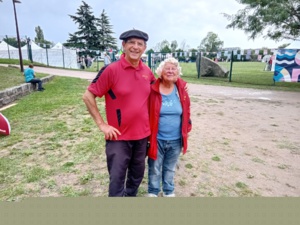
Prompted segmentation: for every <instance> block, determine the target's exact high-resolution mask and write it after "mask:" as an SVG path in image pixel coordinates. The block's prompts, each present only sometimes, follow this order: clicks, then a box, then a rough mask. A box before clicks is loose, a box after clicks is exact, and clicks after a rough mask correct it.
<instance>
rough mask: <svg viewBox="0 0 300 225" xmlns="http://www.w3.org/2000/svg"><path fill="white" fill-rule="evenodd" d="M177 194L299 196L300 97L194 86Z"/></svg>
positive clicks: (190, 89) (299, 95)
mask: <svg viewBox="0 0 300 225" xmlns="http://www.w3.org/2000/svg"><path fill="white" fill-rule="evenodd" d="M189 93H190V97H191V117H192V123H193V129H192V131H191V133H190V135H189V147H188V152H187V153H186V154H185V155H183V156H181V157H180V162H179V168H178V170H177V172H176V195H177V196H182V197H188V196H199V197H203V196H218V197H219V196H273V197H279V196H300V139H299V137H300V136H299V135H300V134H299V133H300V129H299V128H300V117H299V115H300V93H296V92H278V91H276V92H275V91H262V90H255V89H241V88H230V87H217V86H208V85H196V84H189Z"/></svg>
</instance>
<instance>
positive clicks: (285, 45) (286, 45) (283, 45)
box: [278, 43, 290, 48]
mask: <svg viewBox="0 0 300 225" xmlns="http://www.w3.org/2000/svg"><path fill="white" fill-rule="evenodd" d="M289 45H290V43H286V44H282V45H280V46H278V48H286V47H288V46H289Z"/></svg>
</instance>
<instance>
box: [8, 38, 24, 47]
mask: <svg viewBox="0 0 300 225" xmlns="http://www.w3.org/2000/svg"><path fill="white" fill-rule="evenodd" d="M3 40H4V41H5V42H6V43H7V44H9V45H11V46H13V47H15V48H18V40H17V38H14V37H13V38H9V37H5V38H3ZM20 44H21V47H22V46H24V45H26V41H24V40H20Z"/></svg>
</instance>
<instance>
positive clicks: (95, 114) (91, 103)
mask: <svg viewBox="0 0 300 225" xmlns="http://www.w3.org/2000/svg"><path fill="white" fill-rule="evenodd" d="M82 99H83V101H84V103H85V105H86V107H87V109H88V111H89V113H90V114H91V116H92V118H93V119H94V121H95V123H96V125H97V126H98V128H99V129H100V130H101V131H102V132H103V133H104V135H105V139H107V140H112V139H115V140H117V139H118V135H120V134H121V133H120V132H119V130H118V129H116V128H114V127H112V126H110V125H108V124H107V123H105V122H104V120H103V118H102V116H101V114H100V112H99V108H98V106H97V102H96V96H95V95H94V94H93V93H92V92H90V91H89V90H86V92H85V93H84V94H83V97H82Z"/></svg>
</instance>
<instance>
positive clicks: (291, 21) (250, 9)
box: [223, 0, 300, 41]
mask: <svg viewBox="0 0 300 225" xmlns="http://www.w3.org/2000/svg"><path fill="white" fill-rule="evenodd" d="M237 2H239V3H240V4H243V5H245V8H244V9H242V10H239V11H238V12H237V13H236V14H234V15H228V14H226V13H224V14H223V15H224V16H225V17H227V19H228V20H230V23H229V24H228V25H227V26H226V28H237V29H241V30H244V31H245V33H246V34H248V36H249V38H250V39H255V38H256V37H258V36H261V35H263V32H264V31H265V30H267V31H266V35H263V37H265V38H270V39H272V40H275V41H279V40H282V39H290V40H299V36H300V1H299V0H274V1H270V0H259V1H258V0H237Z"/></svg>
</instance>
